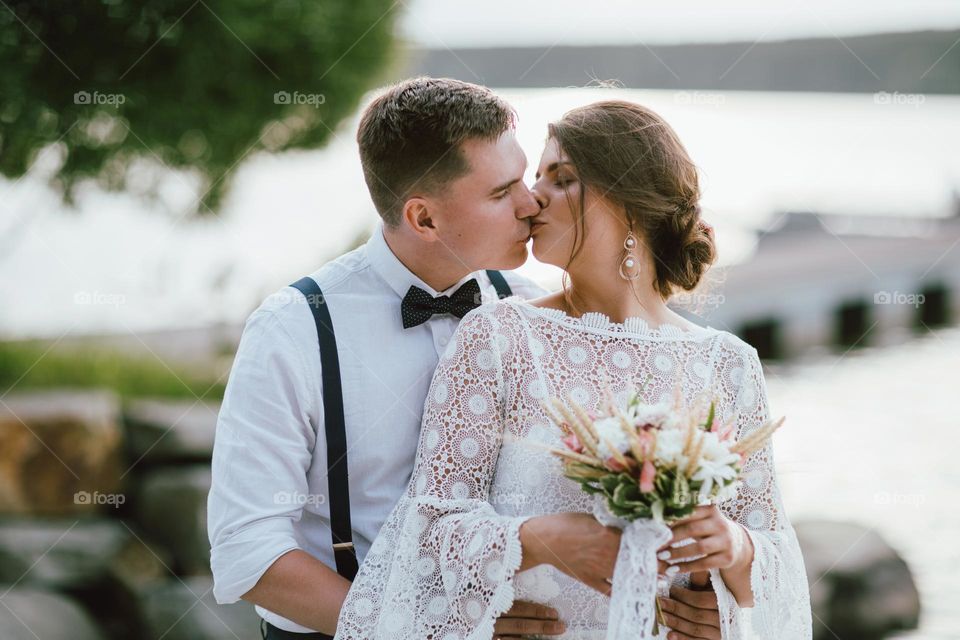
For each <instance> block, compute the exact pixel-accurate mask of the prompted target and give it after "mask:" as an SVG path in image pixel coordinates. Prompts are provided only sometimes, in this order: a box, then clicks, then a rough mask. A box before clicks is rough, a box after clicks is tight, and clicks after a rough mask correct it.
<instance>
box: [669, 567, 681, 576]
mask: <svg viewBox="0 0 960 640" xmlns="http://www.w3.org/2000/svg"><path fill="white" fill-rule="evenodd" d="M679 571H680V567H678V566H676V565H672V566H669V567H667V571H666V573H667V575H668V576H675V575H677V573H678V572H679Z"/></svg>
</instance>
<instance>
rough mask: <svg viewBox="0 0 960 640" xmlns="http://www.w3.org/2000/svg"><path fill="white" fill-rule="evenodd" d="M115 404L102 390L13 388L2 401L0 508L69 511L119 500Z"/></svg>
mask: <svg viewBox="0 0 960 640" xmlns="http://www.w3.org/2000/svg"><path fill="white" fill-rule="evenodd" d="M119 416H120V405H119V402H118V400H117V398H116V397H115V396H114V395H113V394H111V393H108V392H100V391H94V392H89V391H88V392H65V391H43V392H30V393H19V394H11V395H9V396H7V397H6V398H4V400H3V402H2V403H0V513H13V514H50V515H56V514H69V513H84V512H86V513H90V512H94V511H97V510H104V509H110V508H111V507H112V506H113V504H115V503H116V501H117V500H118V499H119V497H118V495H117V491H118V489H119V487H120V480H121V474H122V471H123V470H122V469H121V453H122V452H121V446H122V434H123V431H122V428H121V426H120V419H119Z"/></svg>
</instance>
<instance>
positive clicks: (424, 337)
mask: <svg viewBox="0 0 960 640" xmlns="http://www.w3.org/2000/svg"><path fill="white" fill-rule="evenodd" d="M311 277H312V278H313V279H314V280H316V281H317V284H319V285H320V288H321V289H322V290H323V293H324V297H325V299H326V300H327V301H328V302H329V311H330V315H331V318H332V320H333V326H334V330H335V332H336V338H337V352H338V355H339V359H340V374H341V380H342V387H343V402H344V416H345V420H346V436H347V447H348V449H347V451H348V458H349V471H350V514H351V518H352V526H353V542H354V545H355V548H356V552H357V559H358V560H359V561H360V562H362V561H363V558H364V556H365V555H366V553H367V551H368V550H369V549H370V545H371V543H372V542H373V540H374V538H375V537H376V535H377V532H378V531H379V530H380V527H381V525H382V524H383V522H384V520H385V519H386V517H387V516H388V515H389V514H390V511H391V510H392V509H393V507H394V505H395V504H396V503H397V501H398V499H399V497H400V494H401V493H402V492H403V491H404V490H405V489H406V486H407V483H408V481H409V479H410V474H411V472H412V470H413V464H414V458H415V455H416V447H417V440H418V438H419V433H420V422H421V417H422V413H423V405H424V400H425V398H426V395H427V391H428V389H429V386H430V381H431V379H432V377H433V372H434V370H435V369H436V366H437V362H438V361H439V358H440V354H441V353H443V351H444V349H445V348H446V346H447V343H448V342H449V341H450V338H451V336H452V335H453V332H454V330H455V329H456V327H457V324H458V323H459V319H458V318H456V317H455V316H451V315H443V316H438V315H435V316H433V317H432V318H431V319H430V320H428V321H427V322H425V323H424V324H421V325H419V326H416V327H412V328H410V329H404V328H403V324H402V319H401V315H400V303H401V300H402V299H403V296H404V295H406V293H407V290H408V289H409V288H410V286H411V285H414V286H417V287H420V288H421V289H423V290H424V291H427V292H429V293H430V294H431V295H434V296H437V295H441V294H443V295H450V294H452V293H453V292H454V291H455V290H456V289H457V288H459V287H460V285H461V284H463V283H464V282H466V281H467V280H469V279H470V278H474V277H475V278H476V279H477V281H478V282H479V284H480V289H481V292H482V295H483V300H484V301H485V302H486V301H489V300H495V299H496V295H497V294H496V291H495V290H494V288H493V286H492V285H491V283H490V280H489V278H488V277H487V275H486V273H485V272H483V271H479V272H475V273H472V274H470V275H468V276H466V277H465V278H464V279H463V280H461V281H460V282H458V283H457V284H455V285H454V286H452V287H450V288H449V289H447V290H446V291H442V292H438V291H435V290H433V289H431V288H430V287H429V286H428V285H427V284H426V283H424V282H423V281H422V280H420V278H418V277H417V276H415V275H414V274H413V273H411V272H410V270H408V269H407V268H406V267H405V266H404V265H403V263H401V262H400V260H399V259H398V258H397V257H396V256H395V255H394V254H393V252H392V251H391V250H390V248H389V246H387V243H386V240H384V237H383V229H382V226H379V227H378V228H377V230H376V231H375V232H374V233H373V235H372V237H371V238H370V240H369V241H368V242H367V243H366V244H365V245H363V246H361V247H359V248H357V249H355V250H354V251H351V252H349V253H347V254H344V255H343V256H340V257H339V258H337V259H335V260H333V261H332V262H329V263H327V264H325V265H324V266H323V267H321V268H320V269H319V270H318V271H316V272H315V273H313V274H311ZM504 277H505V278H506V280H507V283H508V284H509V285H510V287H511V289H512V290H513V293H514V294H515V295H518V296H520V297H522V298H526V299H530V298H535V297H539V296H542V295H544V294H546V293H547V291H546V290H545V289H543V288H541V287H539V286H537V285H536V284H534V283H533V282H531V281H530V280H528V279H526V278H523V277H522V276H518V275H517V274H515V273H511V272H504ZM323 420H324V417H323V399H322V395H321V375H320V353H319V346H318V342H317V330H316V325H315V324H314V320H313V316H312V314H311V312H310V309H309V308H308V306H307V304H306V300H305V299H304V297H303V294H301V293H300V292H299V291H297V290H296V289H294V288H292V287H284V288H283V289H281V290H280V291H278V292H277V293H275V294H273V295H271V296H270V297H268V298H267V299H266V300H265V301H264V302H263V304H261V305H260V307H259V308H258V309H257V310H256V311H254V312H253V314H251V316H250V317H249V318H248V319H247V323H246V326H245V328H244V331H243V336H242V338H241V340H240V346H239V349H238V350H237V354H236V358H235V359H234V362H233V368H232V369H231V372H230V378H229V382H228V383H227V388H226V393H225V396H224V400H223V405H222V407H221V409H220V416H219V419H218V421H217V433H216V440H215V444H214V449H213V486H212V488H211V490H210V496H209V499H208V504H207V517H208V530H209V537H210V546H211V559H210V563H211V568H212V570H213V578H214V588H213V593H214V596H215V598H216V600H217V602H219V603H221V604H225V603H230V602H236V601H237V600H238V599H239V598H240V596H241V595H243V594H244V593H246V592H247V591H249V590H250V589H251V588H253V586H254V585H255V584H256V583H257V581H258V580H259V579H260V576H261V575H263V573H264V571H266V570H267V568H269V567H270V565H271V564H273V563H274V562H275V561H276V560H277V558H279V557H280V556H282V555H283V554H285V553H287V552H289V551H291V550H293V549H302V550H304V551H306V552H307V553H309V554H311V555H312V556H314V557H316V558H318V559H319V560H321V561H322V562H324V563H325V564H326V565H328V566H329V567H331V568H335V567H336V564H335V562H334V559H333V547H332V541H331V537H330V526H329V501H328V499H327V495H328V492H327V455H326V440H325V436H324V428H323ZM257 612H258V613H259V614H260V615H261V616H262V617H263V618H264V619H265V620H267V621H268V622H269V623H271V624H273V625H274V626H276V627H279V628H281V629H285V630H287V631H296V632H301V633H306V632H309V631H312V630H311V629H308V628H306V627H303V626H301V625H298V624H296V623H295V622H292V621H290V620H287V619H286V618H283V617H281V616H279V615H277V614H275V613H272V612H270V611H267V610H266V609H263V608H261V607H257Z"/></svg>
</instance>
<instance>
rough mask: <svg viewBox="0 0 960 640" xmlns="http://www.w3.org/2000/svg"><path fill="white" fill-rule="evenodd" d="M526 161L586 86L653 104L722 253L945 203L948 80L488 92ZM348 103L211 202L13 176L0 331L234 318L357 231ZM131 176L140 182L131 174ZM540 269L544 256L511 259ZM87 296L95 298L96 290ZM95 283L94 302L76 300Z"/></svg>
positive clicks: (958, 178)
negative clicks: (69, 200) (803, 218)
mask: <svg viewBox="0 0 960 640" xmlns="http://www.w3.org/2000/svg"><path fill="white" fill-rule="evenodd" d="M502 93H503V95H504V96H505V97H506V98H507V99H508V100H509V101H510V102H511V103H513V104H514V105H515V106H516V108H517V111H518V114H519V131H518V136H519V139H520V141H521V144H522V146H523V148H524V150H525V151H526V153H527V156H528V159H529V161H530V168H529V172H528V173H529V176H528V177H530V178H532V175H533V173H534V171H535V168H536V164H537V161H538V159H539V156H540V153H541V151H542V148H543V141H544V136H545V134H546V125H547V123H548V122H550V121H551V120H554V119H556V118H559V117H560V116H561V115H562V114H563V112H564V111H566V110H568V109H570V108H572V107H575V106H578V105H582V104H586V103H589V102H592V101H595V100H600V99H608V98H624V99H628V100H634V101H637V102H640V103H643V104H645V105H648V106H650V107H652V108H653V109H655V110H657V111H658V112H660V113H661V114H662V115H663V116H664V117H665V118H666V119H667V120H668V121H669V122H670V123H671V124H672V125H673V126H674V127H675V128H676V129H677V131H678V132H679V135H680V137H681V139H682V140H683V141H684V143H685V144H686V146H687V148H688V150H689V151H690V154H691V156H692V157H693V158H694V160H695V162H696V163H697V164H698V165H699V166H700V168H701V172H702V177H703V205H704V209H705V211H706V216H707V218H708V219H709V220H710V221H711V222H712V223H713V224H714V225H715V227H716V229H717V239H718V242H719V244H720V249H721V260H722V261H727V262H732V261H737V260H741V259H743V258H745V257H746V256H748V255H749V252H750V250H751V247H752V237H753V236H752V229H753V228H755V227H757V226H760V225H762V224H764V222H765V221H766V220H767V219H768V218H769V217H770V216H771V215H773V214H774V213H776V212H781V211H784V210H810V209H813V210H816V211H818V212H821V213H847V214H859V213H863V214H895V215H904V216H930V215H945V214H946V213H947V211H948V209H949V206H950V189H951V188H957V186H958V185H960V153H958V152H957V150H958V149H960V118H958V117H957V114H958V113H960V97H956V96H900V95H879V96H874V95H872V94H801V93H757V92H724V93H715V92H714V93H711V92H698V91H680V92H677V91H644V90H606V89H603V90H601V89H527V90H510V91H504V92H502ZM355 130H356V118H354V119H352V120H351V121H349V122H346V123H344V125H343V126H342V127H341V128H340V129H339V130H338V132H337V134H336V136H335V137H334V138H333V140H332V141H331V143H330V144H329V145H328V146H327V147H326V148H324V149H322V150H319V151H316V152H310V153H291V154H286V155H283V156H269V155H257V156H254V157H251V158H250V159H249V161H248V162H247V163H246V164H244V165H243V166H242V169H241V170H240V172H239V173H238V174H237V175H236V177H235V180H234V185H235V187H234V190H233V191H232V193H231V196H230V198H229V201H228V203H227V206H226V208H225V211H224V212H223V215H221V216H220V217H212V216H211V217H207V218H206V219H205V220H202V221H200V222H195V221H191V220H189V219H185V218H183V217H182V216H180V215H178V214H179V212H180V211H181V210H183V208H184V207H185V206H186V205H188V204H189V201H190V197H191V193H192V192H191V190H190V188H191V185H190V183H189V180H185V179H184V178H183V177H182V176H171V177H168V178H167V179H166V180H165V181H164V182H163V183H162V188H161V189H160V194H161V202H165V203H167V204H168V205H169V206H170V207H171V208H172V209H173V213H172V214H171V213H163V212H162V211H160V210H159V208H158V207H156V206H152V205H147V204H145V203H144V202H142V201H139V200H135V199H134V198H132V197H130V196H124V195H104V194H101V193H99V192H96V191H95V190H88V191H84V192H83V193H81V194H80V196H79V201H80V206H81V210H80V213H79V214H75V213H64V212H63V211H62V210H61V207H60V205H59V203H58V201H57V200H56V199H55V198H53V197H52V196H51V195H50V194H49V192H47V191H45V190H44V188H42V186H40V182H41V181H40V180H32V179H26V180H23V181H21V182H19V183H17V184H15V185H11V184H9V183H7V184H0V198H2V199H3V201H4V206H3V207H0V234H2V233H4V231H3V230H6V229H8V228H9V227H10V226H11V225H12V224H13V220H14V219H16V218H17V217H19V216H26V217H27V218H29V219H30V220H31V221H32V223H31V224H30V225H29V226H28V227H27V229H26V231H25V232H22V233H21V234H20V238H19V240H18V241H17V243H16V244H15V245H14V246H13V249H12V252H11V253H10V255H5V256H0V297H2V298H3V299H4V300H10V301H13V302H14V303H13V304H6V305H2V306H0V336H4V335H6V336H13V335H21V336H24V335H40V336H43V335H47V336H58V335H60V334H61V333H62V332H64V331H66V330H68V329H71V328H72V329H73V330H75V331H86V332H90V331H123V332H126V331H143V330H149V329H159V328H169V327H173V326H192V325H198V324H206V323H210V322H213V321H227V322H240V321H241V320H242V319H243V318H244V317H245V316H246V315H247V314H248V313H249V312H250V310H251V309H252V308H253V307H255V306H256V305H257V304H258V302H259V301H260V300H261V299H262V298H263V297H264V296H265V295H266V294H268V293H269V292H271V291H273V290H275V289H276V288H277V287H279V286H282V285H283V284H286V283H288V282H291V281H292V280H294V279H296V278H297V277H299V276H300V275H302V274H303V273H306V272H309V271H312V270H313V269H314V268H315V267H316V265H317V264H319V263H321V262H323V261H324V260H326V259H328V258H330V257H332V256H333V255H335V254H337V253H339V252H341V251H342V250H343V249H344V248H345V246H346V244H347V243H349V242H350V241H351V240H352V239H353V238H354V237H355V236H356V235H357V234H359V233H362V232H364V231H366V230H369V229H370V228H371V227H372V225H373V223H374V222H375V220H376V214H375V213H374V212H373V209H372V207H371V205H370V204H369V199H368V195H367V192H366V188H365V186H364V183H363V176H362V173H361V170H360V164H359V160H358V158H357V152H356V145H355V143H354V140H353V138H354V132H355ZM134 182H136V181H134ZM524 269H525V270H526V272H527V273H528V274H529V275H531V276H532V277H534V278H536V279H538V280H541V281H542V282H543V283H544V284H546V285H548V286H554V285H556V283H558V282H559V279H558V277H557V276H558V274H557V272H556V270H555V269H553V268H551V267H544V266H543V265H539V264H537V263H536V262H535V261H533V260H531V261H530V262H529V263H528V264H527V265H526V267H525V268H524ZM97 296H99V297H97ZM78 298H79V299H81V300H89V299H94V300H102V301H104V303H103V304H78V303H77V302H76V300H77V299H78Z"/></svg>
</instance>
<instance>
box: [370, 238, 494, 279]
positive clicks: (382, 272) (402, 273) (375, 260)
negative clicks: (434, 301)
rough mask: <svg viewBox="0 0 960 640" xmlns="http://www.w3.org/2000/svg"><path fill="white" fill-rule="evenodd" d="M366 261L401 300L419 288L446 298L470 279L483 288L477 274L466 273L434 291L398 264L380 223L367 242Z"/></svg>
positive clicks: (402, 265)
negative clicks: (439, 289) (454, 282)
mask: <svg viewBox="0 0 960 640" xmlns="http://www.w3.org/2000/svg"><path fill="white" fill-rule="evenodd" d="M367 259H368V260H369V261H370V266H371V267H373V270H374V271H376V272H377V274H378V275H379V276H380V277H381V278H383V280H384V281H385V282H386V283H387V284H388V285H389V286H390V288H391V289H393V291H394V292H395V293H396V294H397V295H398V296H400V297H401V298H403V297H404V296H405V295H407V291H409V290H410V287H419V288H421V289H423V290H424V291H426V292H427V293H429V294H430V295H431V296H433V297H437V296H441V295H447V296H448V295H451V294H452V293H453V292H454V291H456V290H457V289H459V288H460V286H461V285H462V284H463V283H464V282H466V281H468V280H470V279H471V278H477V282H478V283H479V284H480V288H481V290H482V289H483V288H484V287H485V284H484V281H483V280H482V279H480V278H479V277H478V276H477V272H474V273H468V274H467V275H466V276H464V277H463V278H461V279H460V281H459V282H457V283H456V284H454V285H453V286H451V287H449V288H448V289H444V290H443V291H436V290H435V289H433V288H432V287H431V286H430V285H428V284H427V283H426V282H424V281H423V280H421V279H420V278H419V277H417V275H416V274H414V273H413V272H412V271H410V270H409V269H408V268H407V267H406V266H405V265H404V264H403V263H402V262H400V259H399V258H398V257H397V256H396V254H394V253H393V250H391V249H390V246H389V245H388V244H387V240H386V238H384V236H383V223H382V222H379V223H377V228H376V229H375V230H374V232H373V234H372V235H371V236H370V240H368V241H367Z"/></svg>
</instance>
